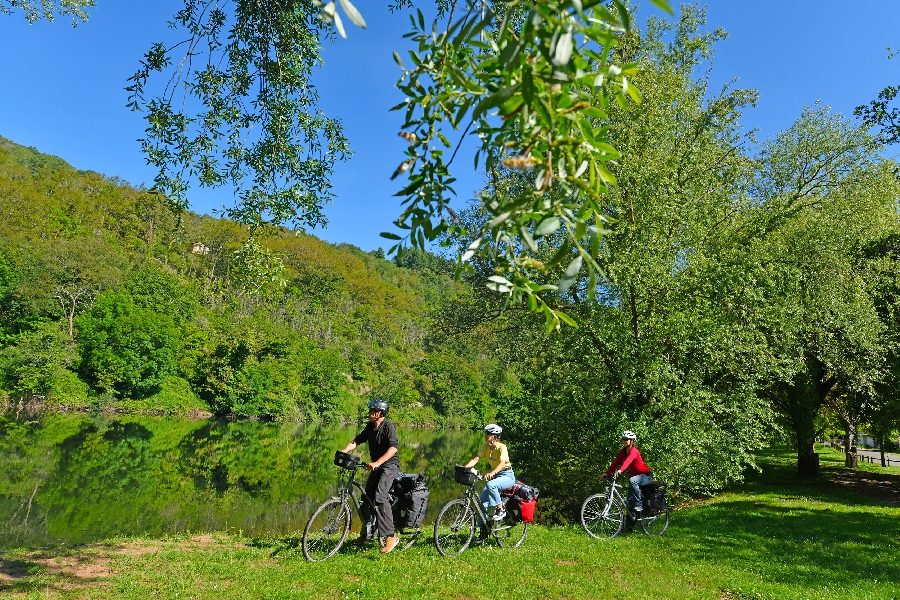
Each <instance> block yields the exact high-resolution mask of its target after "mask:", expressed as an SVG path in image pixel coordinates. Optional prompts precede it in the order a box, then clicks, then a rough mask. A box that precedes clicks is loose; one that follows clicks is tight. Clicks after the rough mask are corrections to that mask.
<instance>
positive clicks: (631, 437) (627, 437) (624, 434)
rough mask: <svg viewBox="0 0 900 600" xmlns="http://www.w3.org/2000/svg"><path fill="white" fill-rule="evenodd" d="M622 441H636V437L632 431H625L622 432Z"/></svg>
mask: <svg viewBox="0 0 900 600" xmlns="http://www.w3.org/2000/svg"><path fill="white" fill-rule="evenodd" d="M622 439H623V440H636V439H637V436H636V435H634V432H633V431H630V430H628V429H626V430H625V431H623V432H622Z"/></svg>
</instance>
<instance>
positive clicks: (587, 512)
mask: <svg viewBox="0 0 900 600" xmlns="http://www.w3.org/2000/svg"><path fill="white" fill-rule="evenodd" d="M607 505H609V506H608V507H607ZM624 523H625V508H624V507H623V506H622V504H621V503H620V502H619V501H618V499H616V498H613V499H612V501H611V502H610V499H609V494H608V493H606V494H594V495H593V496H588V498H587V499H586V500H585V501H584V504H582V505H581V526H582V527H584V530H585V531H586V532H587V534H588V535H589V536H591V537H592V538H595V539H598V540H611V539H612V538H614V537H616V536H617V535H619V532H621V531H622V526H623V525H624Z"/></svg>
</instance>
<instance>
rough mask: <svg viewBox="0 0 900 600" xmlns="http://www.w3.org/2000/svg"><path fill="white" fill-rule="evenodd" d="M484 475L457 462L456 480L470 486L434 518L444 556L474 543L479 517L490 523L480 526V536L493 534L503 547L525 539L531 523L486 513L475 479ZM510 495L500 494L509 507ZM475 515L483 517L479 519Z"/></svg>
mask: <svg viewBox="0 0 900 600" xmlns="http://www.w3.org/2000/svg"><path fill="white" fill-rule="evenodd" d="M483 479H484V477H483V476H482V475H480V474H479V473H478V472H476V471H475V470H473V469H468V468H466V467H462V466H460V465H457V466H456V482H457V483H461V484H463V485H467V486H469V488H468V489H467V490H466V492H465V494H464V495H463V497H462V498H458V499H456V500H451V501H450V502H448V503H447V504H445V505H444V507H443V508H441V512H439V513H438V517H437V520H436V521H435V522H434V545H435V546H437V549H438V552H440V553H441V554H442V555H443V556H457V555H459V554H462V552H463V551H465V549H466V548H468V547H469V545H470V544H471V543H472V538H473V537H475V530H476V528H478V524H477V522H476V521H478V520H480V522H481V523H488V525H487V526H482V527H481V532H480V534H479V535H480V539H482V540H486V539H490V538H493V539H494V540H496V542H497V545H498V546H500V547H501V548H503V547H504V545H505V546H508V547H511V548H518V547H519V546H521V545H522V542H524V541H525V535H526V534H527V533H528V523H522V522H521V521H518V520H517V519H516V518H515V517H513V516H512V515H511V513H510V512H507V513H506V518H504V519H503V521H494V520H493V519H491V518H489V517H488V516H487V515H486V514H485V513H484V508H483V507H482V505H481V499H480V498H479V497H478V494H477V492H476V491H475V481H476V480H483ZM508 500H509V497H501V502H500V506H501V507H504V508H505V507H506V502H507V501H508ZM476 517H480V519H477V518H476Z"/></svg>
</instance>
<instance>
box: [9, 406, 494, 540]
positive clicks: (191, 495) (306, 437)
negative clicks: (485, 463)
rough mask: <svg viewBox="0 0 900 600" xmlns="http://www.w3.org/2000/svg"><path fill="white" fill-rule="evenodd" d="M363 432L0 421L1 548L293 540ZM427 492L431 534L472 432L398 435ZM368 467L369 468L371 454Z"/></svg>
mask: <svg viewBox="0 0 900 600" xmlns="http://www.w3.org/2000/svg"><path fill="white" fill-rule="evenodd" d="M360 428H361V426H360V427H337V426H314V425H302V424H296V423H264V422H254V421H222V420H184V419H174V418H163V417H148V416H137V415H118V416H113V417H104V416H100V415H83V414H74V415H73V414H45V415H40V416H29V417H23V416H20V417H19V418H18V419H16V418H15V416H14V415H6V416H0V545H3V546H6V547H13V546H20V547H35V546H47V545H59V544H66V545H74V544H83V543H89V542H94V541H98V540H103V539H108V538H111V537H115V536H151V537H158V536H162V535H166V534H177V533H185V532H211V531H228V532H242V533H243V534H244V535H247V536H250V537H266V536H280V535H288V534H291V533H294V532H296V530H297V528H298V525H299V527H300V528H301V529H302V525H303V524H304V523H305V522H306V519H307V518H308V516H309V514H310V513H311V511H312V509H314V508H315V507H316V506H317V505H318V504H319V503H321V502H322V501H323V500H324V499H325V498H326V497H327V496H329V495H331V494H333V493H334V492H335V490H336V484H337V477H338V468H337V467H335V466H334V465H333V464H332V457H333V455H334V451H335V450H338V449H340V448H342V447H343V446H344V445H345V444H346V443H347V442H348V441H349V440H350V439H351V438H352V437H353V436H354V435H355V434H356V432H357V431H358V430H359V429H360ZM398 434H399V437H400V445H401V447H400V452H399V456H400V463H401V465H402V469H403V471H404V472H406V473H422V474H424V475H425V476H426V477H427V478H428V487H429V488H430V489H431V497H430V499H429V506H428V515H427V517H426V520H425V523H426V525H427V524H429V523H431V522H433V520H434V517H435V516H436V514H437V511H438V510H439V509H440V507H441V505H443V504H444V503H445V502H446V501H447V500H449V499H450V498H452V497H456V496H459V495H460V494H461V492H462V491H463V490H462V488H461V486H459V485H458V484H456V483H454V481H453V465H455V464H457V463H462V462H465V461H466V460H468V459H469V458H470V457H472V456H473V455H474V453H475V452H476V451H477V448H478V447H479V445H480V444H481V443H482V442H483V438H482V436H481V435H480V433H479V432H473V431H456V430H453V431H445V430H434V429H409V428H398ZM362 450H363V454H362V456H363V459H364V460H368V451H367V449H366V448H365V447H363V448H362Z"/></svg>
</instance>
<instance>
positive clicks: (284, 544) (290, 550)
mask: <svg viewBox="0 0 900 600" xmlns="http://www.w3.org/2000/svg"><path fill="white" fill-rule="evenodd" d="M354 539H355V538H354ZM354 539H350V538H348V539H347V540H346V541H345V542H344V543H343V545H341V547H340V549H339V550H338V551H337V553H336V554H335V556H341V555H353V554H362V553H366V552H369V551H371V550H372V549H377V547H378V546H377V544H374V543H369V544H366V545H365V546H357V545H356V544H355V543H353V541H354ZM247 545H248V546H251V547H253V548H260V549H263V550H266V549H268V550H269V551H270V552H269V556H278V555H279V554H285V555H296V556H298V557H300V558H303V538H300V537H297V536H291V537H283V538H255V539H253V540H251V541H250V543H249V544H247ZM332 558H333V557H332Z"/></svg>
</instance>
